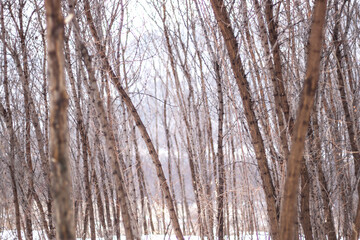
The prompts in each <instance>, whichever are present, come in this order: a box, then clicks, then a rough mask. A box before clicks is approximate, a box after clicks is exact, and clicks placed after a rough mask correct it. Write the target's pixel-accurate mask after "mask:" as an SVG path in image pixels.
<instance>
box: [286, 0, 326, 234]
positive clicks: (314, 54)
mask: <svg viewBox="0 0 360 240" xmlns="http://www.w3.org/2000/svg"><path fill="white" fill-rule="evenodd" d="M326 6H327V1H326V0H317V1H316V2H315V6H314V10H313V20H312V23H311V29H310V36H309V46H308V56H307V65H306V77H305V82H304V88H303V91H302V94H301V98H300V103H299V107H298V110H297V119H296V121H295V125H294V130H293V133H292V143H291V150H290V155H289V159H288V164H287V172H286V178H285V186H284V194H283V200H282V202H281V211H280V239H281V240H285V239H293V238H294V237H295V229H294V226H295V222H296V221H297V207H294V206H297V199H298V184H299V177H300V170H301V164H300V163H301V159H302V157H303V153H304V146H305V137H306V132H307V129H308V126H309V122H310V116H311V112H312V110H313V106H314V102H315V93H316V90H317V85H318V80H319V73H320V58H321V49H322V43H323V28H324V24H325V15H326Z"/></svg>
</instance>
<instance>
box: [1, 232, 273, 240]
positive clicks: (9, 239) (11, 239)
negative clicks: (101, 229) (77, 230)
mask: <svg viewBox="0 0 360 240" xmlns="http://www.w3.org/2000/svg"><path fill="white" fill-rule="evenodd" d="M33 233H34V234H33V236H34V240H46V237H45V236H44V234H43V233H42V232H40V231H34V232H33ZM184 238H185V239H186V240H197V239H200V237H198V236H185V237H184ZM0 239H1V240H17V239H18V238H17V234H16V231H15V230H5V231H1V232H0ZM23 239H25V237H24V236H23ZM78 239H79V240H81V238H78ZM97 239H99V240H103V238H97ZM113 239H114V240H115V239H116V237H115V236H114V238H113ZM125 239H126V238H125V236H122V237H121V240H125ZM142 239H143V240H176V237H175V236H174V235H172V236H168V235H167V236H164V235H146V236H142ZM227 239H229V240H233V239H236V238H235V237H234V236H231V237H230V238H227ZM240 239H242V240H269V239H270V237H269V236H268V234H266V233H261V232H260V233H257V234H254V235H247V234H243V233H241V234H240Z"/></svg>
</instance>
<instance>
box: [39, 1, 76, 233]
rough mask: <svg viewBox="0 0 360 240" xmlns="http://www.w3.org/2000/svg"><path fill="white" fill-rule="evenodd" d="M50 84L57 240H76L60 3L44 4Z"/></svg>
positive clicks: (53, 189) (52, 182)
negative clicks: (71, 195) (71, 196)
mask: <svg viewBox="0 0 360 240" xmlns="http://www.w3.org/2000/svg"><path fill="white" fill-rule="evenodd" d="M45 9H46V23H47V40H48V66H49V82H50V96H51V101H50V160H51V164H52V178H51V179H52V180H51V190H52V193H53V196H54V200H55V201H54V205H55V215H56V231H57V239H69V240H71V239H75V228H74V219H73V211H72V201H71V198H70V194H71V173H70V165H69V160H70V158H69V149H68V122H67V121H68V119H67V106H68V95H67V92H66V85H65V74H64V62H65V61H64V52H63V51H64V18H63V16H62V13H61V1H60V0H47V1H45Z"/></svg>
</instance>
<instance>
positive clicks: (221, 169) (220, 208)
mask: <svg viewBox="0 0 360 240" xmlns="http://www.w3.org/2000/svg"><path fill="white" fill-rule="evenodd" d="M217 67H218V68H219V67H220V66H219V65H217ZM217 72H219V71H217ZM218 79H220V77H219V78H218ZM217 94H218V104H219V107H218V142H217V145H218V152H217V160H218V162H217V164H218V186H217V199H216V201H217V223H218V227H217V229H218V234H217V235H218V239H219V240H223V239H224V215H225V213H224V200H225V163H224V152H223V125H224V97H223V90H222V83H221V81H220V80H218V82H217Z"/></svg>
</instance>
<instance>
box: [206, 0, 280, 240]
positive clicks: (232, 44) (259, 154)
mask: <svg viewBox="0 0 360 240" xmlns="http://www.w3.org/2000/svg"><path fill="white" fill-rule="evenodd" d="M211 6H212V9H213V11H214V14H215V18H216V20H217V23H218V25H219V28H220V30H221V33H222V35H223V38H224V41H225V44H226V48H227V51H228V55H229V58H230V62H231V67H232V70H233V73H234V75H235V80H236V83H237V85H238V88H239V91H240V95H241V98H242V102H243V107H244V112H245V116H246V120H247V123H248V126H249V130H250V136H251V141H252V144H253V147H254V150H255V155H256V160H257V163H258V166H259V170H260V174H261V179H262V184H263V189H264V192H265V197H266V203H267V213H268V217H269V225H270V233H271V236H272V237H273V238H274V239H277V238H278V217H277V208H276V192H275V188H274V185H273V181H272V179H271V172H270V169H269V166H268V163H267V158H266V154H265V146H264V141H263V138H262V136H261V133H260V128H259V125H258V122H257V117H256V116H255V110H254V107H255V106H254V101H253V99H252V96H251V95H250V86H249V82H248V81H247V79H246V74H245V71H244V68H243V65H242V61H241V59H240V55H239V45H238V43H237V40H236V38H235V35H234V31H233V29H232V27H231V22H230V18H229V14H228V12H227V10H226V8H225V5H224V2H223V0H211Z"/></svg>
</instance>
